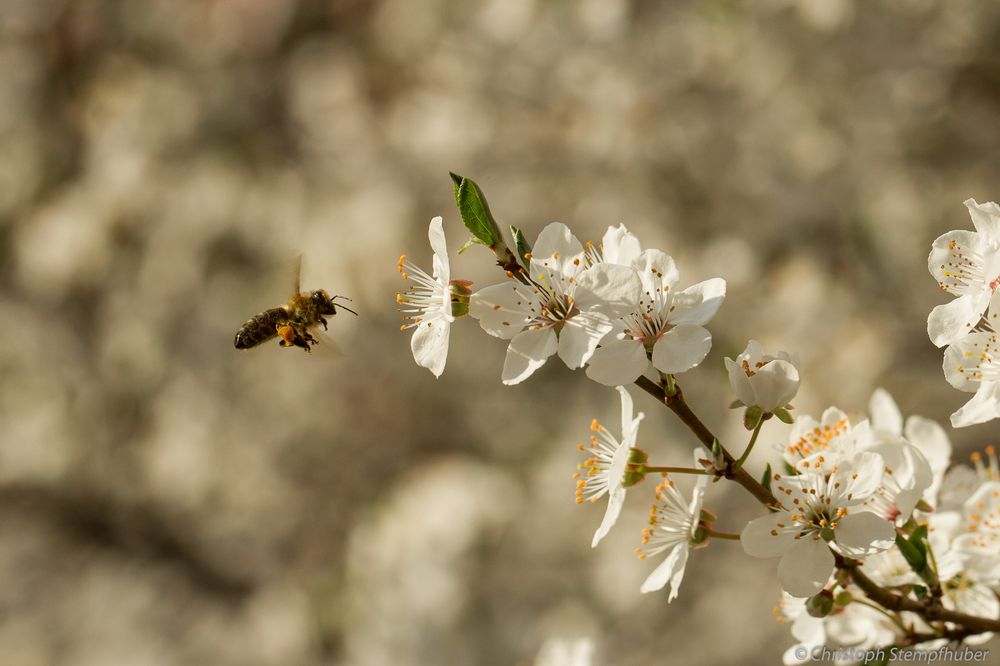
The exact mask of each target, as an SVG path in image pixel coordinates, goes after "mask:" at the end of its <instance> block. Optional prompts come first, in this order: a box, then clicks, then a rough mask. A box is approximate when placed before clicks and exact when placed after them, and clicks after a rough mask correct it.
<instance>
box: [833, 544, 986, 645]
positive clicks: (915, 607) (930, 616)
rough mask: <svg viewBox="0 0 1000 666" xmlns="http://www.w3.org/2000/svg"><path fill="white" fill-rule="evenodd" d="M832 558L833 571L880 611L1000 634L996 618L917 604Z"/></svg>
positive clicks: (857, 566)
mask: <svg viewBox="0 0 1000 666" xmlns="http://www.w3.org/2000/svg"><path fill="white" fill-rule="evenodd" d="M835 557H836V558H837V568H839V569H843V570H845V571H848V572H850V574H851V579H852V580H853V581H854V584H855V585H857V586H858V587H859V588H861V591H862V592H864V593H865V596H867V597H868V598H869V599H871V600H872V601H874V602H875V603H877V604H879V605H880V606H882V607H883V608H886V609H888V610H891V611H910V612H911V613H916V614H918V615H920V616H921V617H922V618H924V619H925V620H927V621H929V622H930V621H936V620H944V621H945V622H951V623H954V624H959V625H962V626H963V627H965V628H966V629H969V630H971V631H970V632H969V633H976V634H980V633H983V632H986V631H1000V619H989V618H984V617H976V616H975V615H967V614H965V613H959V612H958V611H952V610H948V609H946V608H939V607H935V608H931V607H928V606H926V605H924V604H922V603H920V602H919V601H916V600H914V599H910V598H909V597H904V596H903V595H901V594H896V593H895V592H892V591H890V590H887V589H885V588H884V587H881V586H880V585H879V584H878V583H876V582H875V581H873V580H872V579H871V578H869V577H868V576H866V575H865V574H864V573H863V572H862V571H861V568H860V563H859V562H856V561H854V560H848V559H846V558H844V557H841V556H840V555H836V554H835Z"/></svg>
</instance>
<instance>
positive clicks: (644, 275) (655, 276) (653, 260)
mask: <svg viewBox="0 0 1000 666" xmlns="http://www.w3.org/2000/svg"><path fill="white" fill-rule="evenodd" d="M632 268H633V269H635V272H636V273H637V274H638V275H639V280H640V281H641V282H642V291H643V292H645V293H649V294H652V293H655V292H658V291H664V292H668V293H669V291H670V290H671V289H673V288H674V285H675V284H677V280H678V279H680V273H679V272H678V271H677V263H676V262H675V261H674V259H673V257H671V256H670V255H669V254H667V253H666V252H663V251H661V250H645V251H644V252H643V253H642V254H640V255H639V256H637V257H636V258H635V261H633V262H632Z"/></svg>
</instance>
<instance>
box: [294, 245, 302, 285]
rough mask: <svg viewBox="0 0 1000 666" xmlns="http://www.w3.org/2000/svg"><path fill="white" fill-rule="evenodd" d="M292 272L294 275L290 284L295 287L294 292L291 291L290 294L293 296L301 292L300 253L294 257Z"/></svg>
mask: <svg viewBox="0 0 1000 666" xmlns="http://www.w3.org/2000/svg"><path fill="white" fill-rule="evenodd" d="M292 271H294V273H293V276H294V278H293V282H292V284H294V285H295V291H293V292H292V293H293V294H298V293H299V292H301V291H302V254H301V253H300V254H299V255H298V256H296V257H295V261H294V262H292Z"/></svg>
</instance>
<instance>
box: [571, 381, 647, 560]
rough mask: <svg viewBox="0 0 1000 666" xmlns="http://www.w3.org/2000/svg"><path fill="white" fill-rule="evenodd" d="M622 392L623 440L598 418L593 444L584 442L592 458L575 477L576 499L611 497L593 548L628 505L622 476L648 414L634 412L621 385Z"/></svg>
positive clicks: (592, 499) (593, 431)
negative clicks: (587, 444)
mask: <svg viewBox="0 0 1000 666" xmlns="http://www.w3.org/2000/svg"><path fill="white" fill-rule="evenodd" d="M616 388H617V389H618V393H619V395H620V396H621V403H622V429H621V433H622V434H621V440H620V441H619V440H617V439H615V437H614V436H613V435H612V434H611V433H610V432H608V430H607V428H605V427H604V426H602V425H601V424H600V423H598V422H597V419H594V420H593V421H592V422H591V424H590V430H591V431H592V433H593V434H592V435H591V437H590V446H589V447H585V446H584V445H583V444H581V445H580V450H581V451H585V452H588V453H590V458H588V459H587V460H585V461H584V462H583V464H581V465H580V466H579V469H580V470H583V471H580V472H576V473H575V474H574V475H573V476H574V478H576V480H577V481H576V501H577V503H578V504H582V503H583V502H596V501H597V500H599V499H600V498H601V497H603V496H604V495H607V496H608V508H607V510H606V511H605V513H604V519H603V520H602V521H601V525H600V527H598V528H597V531H596V532H594V539H593V541H592V542H591V547H596V546H597V544H598V543H600V541H601V539H603V538H604V537H605V536H606V535H607V533H608V532H609V531H610V530H611V528H612V527H613V526H614V524H615V521H617V520H618V514H620V513H621V510H622V506H623V505H624V504H625V493H626V489H625V487H624V486H623V485H622V476H623V475H624V474H625V466H626V464H627V463H628V456H629V449H631V448H632V447H634V446H635V440H636V437H638V434H639V422H640V421H642V419H643V416H644V414H643V413H642V412H639V414H638V415H633V409H632V397H631V396H630V395H629V393H628V391H626V390H625V388H624V387H622V386H618V387H616Z"/></svg>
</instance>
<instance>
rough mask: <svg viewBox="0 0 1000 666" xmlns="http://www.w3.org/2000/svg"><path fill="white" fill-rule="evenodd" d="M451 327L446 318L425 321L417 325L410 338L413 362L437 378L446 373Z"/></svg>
mask: <svg viewBox="0 0 1000 666" xmlns="http://www.w3.org/2000/svg"><path fill="white" fill-rule="evenodd" d="M450 330H451V326H450V325H449V324H448V322H447V321H446V320H445V319H444V317H437V318H435V319H430V320H424V321H422V322H420V324H418V325H417V327H416V329H415V330H414V331H413V337H412V338H410V349H411V350H412V351H413V360H415V361H416V362H417V365H419V366H420V367H422V368H427V369H428V370H430V371H431V372H432V373H434V376H435V377H440V376H441V373H443V372H444V366H445V362H446V361H447V360H448V337H449V331H450Z"/></svg>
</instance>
